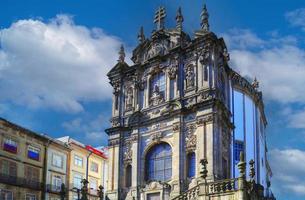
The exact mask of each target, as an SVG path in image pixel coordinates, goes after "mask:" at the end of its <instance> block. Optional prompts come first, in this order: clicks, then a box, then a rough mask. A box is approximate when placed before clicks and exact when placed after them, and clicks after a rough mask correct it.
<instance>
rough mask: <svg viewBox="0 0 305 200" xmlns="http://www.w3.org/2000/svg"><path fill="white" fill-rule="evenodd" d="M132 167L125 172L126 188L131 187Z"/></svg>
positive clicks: (128, 166) (129, 166) (128, 167)
mask: <svg viewBox="0 0 305 200" xmlns="http://www.w3.org/2000/svg"><path fill="white" fill-rule="evenodd" d="M131 169H132V168H131V165H127V167H126V169H125V170H126V171H125V186H126V187H131V180H132V176H131V173H132V171H131Z"/></svg>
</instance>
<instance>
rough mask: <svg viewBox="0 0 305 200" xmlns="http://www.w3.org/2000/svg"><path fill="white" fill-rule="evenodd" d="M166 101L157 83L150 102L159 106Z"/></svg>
mask: <svg viewBox="0 0 305 200" xmlns="http://www.w3.org/2000/svg"><path fill="white" fill-rule="evenodd" d="M163 101H164V99H163V96H162V94H161V93H160V91H159V87H158V86H157V85H155V87H154V90H153V93H152V96H151V97H150V103H151V105H153V106H157V105H159V104H160V103H162V102H163Z"/></svg>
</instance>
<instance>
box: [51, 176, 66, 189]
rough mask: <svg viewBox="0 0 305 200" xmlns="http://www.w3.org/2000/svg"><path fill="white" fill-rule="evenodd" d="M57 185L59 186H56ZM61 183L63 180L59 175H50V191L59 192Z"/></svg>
mask: <svg viewBox="0 0 305 200" xmlns="http://www.w3.org/2000/svg"><path fill="white" fill-rule="evenodd" d="M58 183H59V185H58ZM62 183H63V178H62V177H61V176H59V175H52V190H53V191H60V189H61V184H62Z"/></svg>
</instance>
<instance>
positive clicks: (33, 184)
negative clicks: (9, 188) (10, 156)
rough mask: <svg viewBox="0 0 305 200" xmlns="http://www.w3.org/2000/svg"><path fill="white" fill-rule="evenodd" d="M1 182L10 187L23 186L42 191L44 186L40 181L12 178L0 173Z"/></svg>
mask: <svg viewBox="0 0 305 200" xmlns="http://www.w3.org/2000/svg"><path fill="white" fill-rule="evenodd" d="M0 182H1V183H5V184H8V185H14V186H22V187H26V188H30V189H34V190H42V189H43V184H42V183H41V182H38V181H33V180H29V179H27V178H22V177H16V176H10V175H7V174H2V173H0Z"/></svg>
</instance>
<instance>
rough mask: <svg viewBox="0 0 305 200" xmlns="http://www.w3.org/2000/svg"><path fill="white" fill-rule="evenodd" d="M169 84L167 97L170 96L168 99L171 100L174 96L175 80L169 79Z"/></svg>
mask: <svg viewBox="0 0 305 200" xmlns="http://www.w3.org/2000/svg"><path fill="white" fill-rule="evenodd" d="M169 84H170V86H169V87H170V92H169V95H170V96H169V98H170V100H172V99H174V98H175V80H173V79H171V80H170V82H169Z"/></svg>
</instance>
